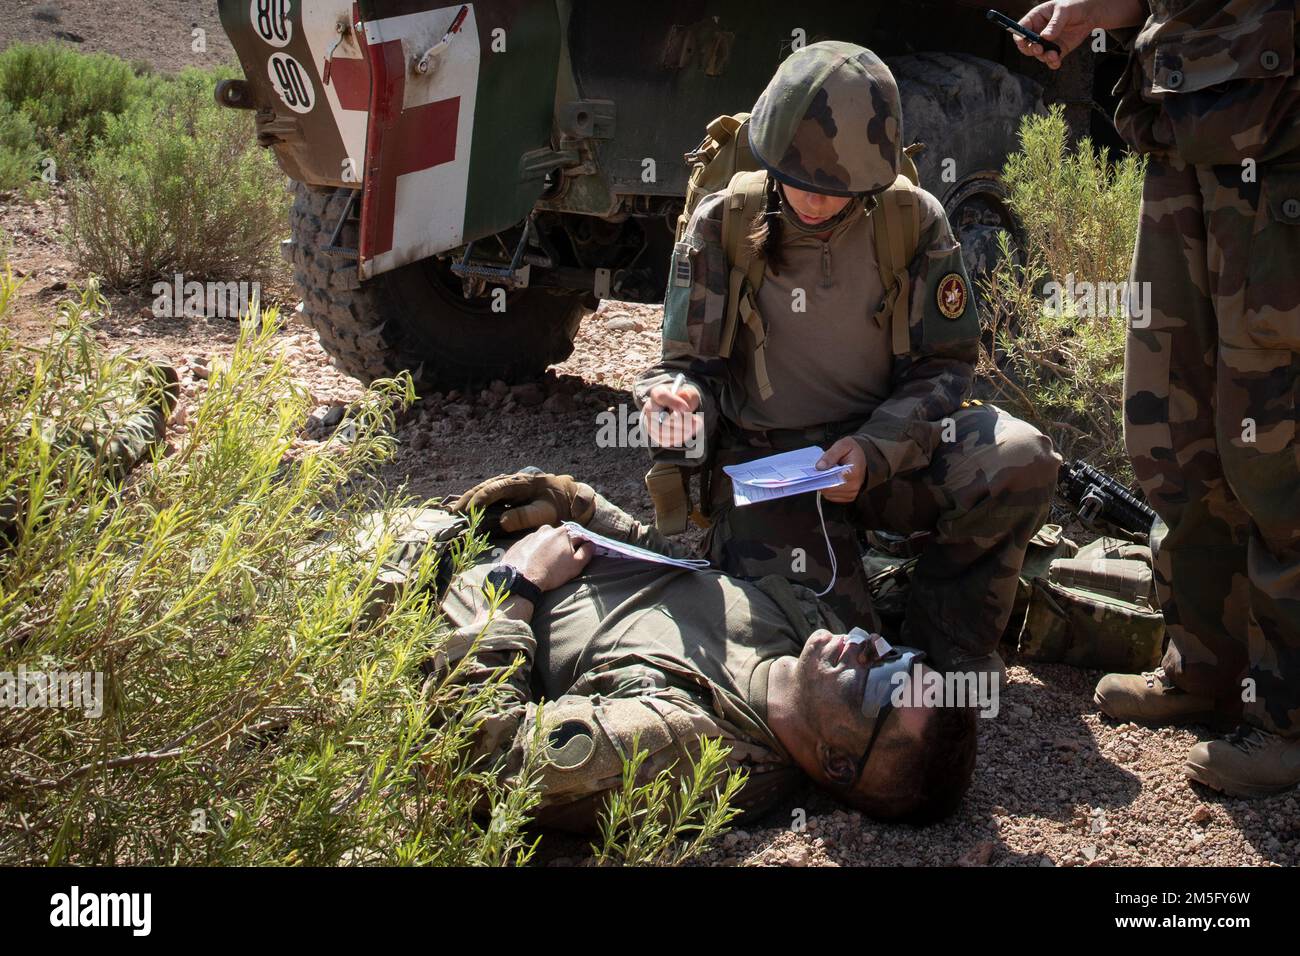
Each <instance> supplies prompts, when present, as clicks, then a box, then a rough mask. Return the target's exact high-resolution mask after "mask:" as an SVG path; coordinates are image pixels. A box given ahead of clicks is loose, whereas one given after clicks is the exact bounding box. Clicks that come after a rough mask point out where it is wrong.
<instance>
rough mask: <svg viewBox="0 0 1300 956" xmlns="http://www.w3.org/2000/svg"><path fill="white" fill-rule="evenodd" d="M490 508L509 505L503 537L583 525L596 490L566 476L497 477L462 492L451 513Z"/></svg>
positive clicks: (503, 518) (590, 512) (502, 524)
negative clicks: (569, 524) (567, 523)
mask: <svg viewBox="0 0 1300 956" xmlns="http://www.w3.org/2000/svg"><path fill="white" fill-rule="evenodd" d="M493 505H506V506H509V507H508V508H507V509H506V510H504V511H503V512H502V513H501V517H500V527H501V530H502V531H503V532H505V533H507V534H514V533H516V532H519V531H529V530H531V529H533V528H540V527H542V526H543V525H558V524H560V523H561V522H564V521H576V522H577V523H578V524H583V525H585V524H586V523H587V522H588V521H590V520H591V516H592V515H594V514H595V513H596V490H595V489H594V488H592V487H591V486H590V485H585V484H583V483H582V482H580V481H574V479H573V477H572V476H570V475H548V474H544V473H536V474H514V475H498V476H497V477H495V478H489V479H488V480H487V481H483V482H479V483H478V484H477V485H475V486H474V487H473V488H471V489H470V490H469V491H467V492H465V493H464V494H463V495H461V496H460V497H459V498H458V499H456V502H455V504H453V505H452V506H451V510H452V511H454V512H457V513H464V512H467V511H469V510H470V509H471V508H481V509H484V510H486V509H488V508H491V506H493Z"/></svg>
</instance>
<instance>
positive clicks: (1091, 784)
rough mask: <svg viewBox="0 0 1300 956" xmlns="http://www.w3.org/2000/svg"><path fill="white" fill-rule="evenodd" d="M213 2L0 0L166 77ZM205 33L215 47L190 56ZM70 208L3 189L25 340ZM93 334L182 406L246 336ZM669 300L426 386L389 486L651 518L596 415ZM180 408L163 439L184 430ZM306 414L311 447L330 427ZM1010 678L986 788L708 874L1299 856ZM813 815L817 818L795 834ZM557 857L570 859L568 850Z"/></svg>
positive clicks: (310, 373) (55, 285)
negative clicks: (565, 348) (531, 367)
mask: <svg viewBox="0 0 1300 956" xmlns="http://www.w3.org/2000/svg"><path fill="white" fill-rule="evenodd" d="M215 8H216V5H215V2H213V0H150V2H149V3H143V2H141V0H62V2H58V3H34V2H24V0H0V23H3V27H0V47H2V46H4V45H6V44H7V43H9V42H13V41H15V40H38V39H46V38H50V37H53V36H54V35H55V34H56V33H57V32H58V31H63V32H69V33H73V34H75V35H76V36H79V37H80V38H81V39H80V41H76V40H71V41H69V40H66V38H65V42H79V44H80V45H81V47H82V48H83V49H102V50H109V51H111V52H115V53H117V54H119V55H122V56H125V57H127V58H129V59H147V60H149V61H150V62H152V63H153V64H154V65H155V66H157V67H158V68H160V69H165V70H176V69H180V68H183V67H185V66H187V65H194V64H200V65H201V64H210V63H213V62H219V61H224V60H227V59H229V58H230V52H229V45H228V44H227V43H226V41H225V38H224V36H223V35H222V34H221V31H220V29H219V26H218V24H217V22H216V17H215ZM194 26H201V27H204V28H205V29H206V30H207V36H206V39H207V44H208V53H207V54H204V55H202V56H201V57H200V56H196V55H195V54H193V53H192V52H191V51H190V31H191V29H192V28H193V27H194ZM61 208H62V207H61V202H60V200H59V198H58V197H57V196H56V197H54V198H53V199H51V200H49V201H47V202H41V203H20V202H17V201H15V200H13V198H12V197H2V196H0V230H3V234H2V235H3V236H4V237H7V239H8V242H9V244H10V259H11V261H12V263H13V266H14V268H15V270H16V271H17V272H18V273H19V274H20V275H22V276H24V277H25V278H26V284H25V285H24V287H23V289H22V291H21V293H20V295H19V297H18V302H17V307H16V309H15V311H14V313H13V314H12V315H11V316H10V318H9V320H8V321H9V323H10V324H11V325H13V326H15V327H17V328H18V330H19V332H20V334H22V335H23V336H24V337H28V338H35V337H38V336H40V335H42V334H43V332H44V330H45V329H46V328H47V327H48V324H49V321H50V318H51V316H52V315H53V309H54V307H55V305H56V304H57V303H58V302H59V301H60V300H62V299H65V298H67V297H68V296H69V295H70V294H71V293H70V291H69V286H70V285H75V284H76V283H77V282H78V281H79V280H80V279H81V278H82V277H80V276H78V275H77V274H76V271H75V269H74V268H73V266H72V265H71V264H70V263H69V262H68V260H67V258H66V255H65V253H64V251H63V249H62V247H61V246H60V244H59V243H58V241H57V238H56V237H57V235H58V231H59V227H60V221H61ZM263 293H264V299H265V300H266V301H268V302H279V303H280V304H282V305H283V306H285V307H286V309H287V310H290V311H291V310H292V308H293V306H294V304H295V299H294V297H293V295H292V291H291V289H289V287H288V286H287V285H286V284H285V281H284V276H283V274H277V275H274V276H268V277H266V278H265V279H264V280H263ZM110 301H111V304H112V307H113V314H112V315H111V316H110V317H109V318H107V319H106V320H105V321H104V322H103V323H102V324H101V327H100V339H101V341H102V342H103V343H104V344H105V346H106V347H108V348H110V349H130V350H132V351H133V352H137V353H143V354H148V355H153V356H155V357H157V358H160V359H164V360H167V361H170V362H172V363H173V364H175V365H177V366H178V368H179V369H180V371H181V376H182V382H183V385H184V390H185V396H186V399H185V402H183V403H182V406H181V407H182V409H184V408H186V407H189V405H190V403H192V402H193V400H194V398H195V396H196V395H197V394H198V392H199V391H200V390H201V389H202V388H203V387H204V382H203V379H204V377H205V372H206V369H207V368H208V367H209V366H210V364H211V362H212V361H213V360H214V358H220V357H222V356H225V355H228V354H229V353H230V350H231V349H232V347H233V345H234V342H235V338H236V330H235V327H234V325H233V323H230V322H228V321H225V320H185V319H180V320H176V319H156V318H154V317H153V316H152V314H151V313H150V311H149V309H148V305H149V301H148V299H145V298H139V297H136V298H132V297H129V296H115V297H112V298H111V300H110ZM659 324H660V310H659V309H658V308H657V307H648V306H639V305H629V304H625V303H617V302H607V303H605V304H604V305H603V306H602V308H601V309H600V311H599V312H597V313H596V314H595V315H593V316H591V317H589V318H588V319H587V320H586V321H585V322H584V325H583V328H582V331H581V332H580V333H579V336H578V340H577V342H576V345H575V348H574V353H573V355H572V356H571V357H570V359H569V360H568V361H567V362H565V363H563V364H562V365H558V366H556V367H555V368H554V369H552V370H551V371H550V372H548V373H547V375H546V376H545V377H544V378H543V379H542V380H540V381H538V382H533V383H527V384H523V385H515V386H513V387H508V386H506V385H505V384H504V383H496V384H495V385H494V386H493V387H492V388H489V389H485V390H482V391H480V392H476V393H474V394H468V395H462V394H458V393H456V392H451V393H448V394H446V395H430V396H427V397H425V398H424V400H423V401H421V402H420V403H419V404H418V405H417V406H416V407H415V408H414V409H413V410H412V412H411V413H410V414H409V415H407V416H406V417H405V418H404V420H403V422H402V423H401V424H400V425H399V429H398V438H399V440H400V451H399V453H398V455H397V457H396V458H395V459H394V460H393V461H392V462H390V463H389V464H388V465H387V466H386V467H385V469H384V471H383V473H382V478H383V479H384V480H385V481H386V482H387V483H388V484H389V486H390V487H398V486H401V485H405V486H406V487H407V489H408V491H409V492H410V493H412V494H414V495H417V496H420V497H435V496H441V495H446V494H455V493H459V492H460V491H462V490H464V489H465V488H466V487H468V486H469V485H471V484H473V483H474V482H476V481H479V480H481V479H482V478H485V477H488V476H491V475H493V474H496V473H499V472H502V471H508V470H513V469H515V468H518V467H521V466H523V465H528V464H532V465H537V466H538V467H540V468H543V469H545V470H547V471H554V472H567V473H571V474H573V475H575V476H577V477H580V478H582V479H583V480H585V481H588V482H590V483H591V484H593V485H594V486H595V487H596V488H597V489H598V490H599V491H601V492H602V493H603V494H605V495H606V496H607V497H609V498H610V499H611V500H613V501H616V502H618V503H619V504H621V505H622V506H623V507H625V508H627V509H628V510H629V511H631V512H632V513H634V514H636V515H638V516H639V517H641V518H642V519H649V518H650V517H651V514H652V510H651V507H650V502H649V498H648V496H647V495H646V493H645V489H644V486H643V484H642V482H641V477H642V474H643V473H644V471H645V467H646V461H645V456H644V452H642V451H641V450H639V449H603V448H597V446H596V438H595V436H596V433H597V429H598V426H599V421H598V417H597V416H599V415H601V414H602V413H606V412H613V413H614V414H616V415H617V414H618V407H619V405H620V404H626V403H629V402H630V399H629V397H628V386H629V385H630V384H631V382H632V379H633V378H634V377H635V375H636V374H637V372H638V371H640V370H641V369H642V368H644V367H645V366H646V365H647V364H649V363H650V362H651V361H652V360H653V358H654V357H655V356H656V354H657V352H658V345H659V343H658V330H659ZM279 334H280V339H281V342H282V347H283V348H284V350H285V352H286V355H287V357H288V360H289V361H290V363H291V364H292V366H293V368H294V370H295V374H296V376H297V378H298V379H299V380H300V381H301V382H302V383H303V384H304V385H305V386H306V387H307V388H309V389H310V391H311V393H312V395H313V396H314V398H315V402H316V408H315V410H314V412H313V414H312V418H313V419H317V420H323V419H324V418H325V417H326V416H327V415H328V414H329V413H330V410H331V409H333V408H339V407H341V406H343V405H345V404H347V403H348V402H349V401H351V400H353V399H355V398H356V396H357V395H358V394H359V387H358V385H357V383H356V382H354V381H353V380H351V379H349V378H347V377H346V376H343V375H341V374H339V373H338V372H337V371H336V370H335V369H334V368H333V367H332V366H331V365H330V363H329V359H328V357H327V356H326V355H325V354H324V352H322V350H321V348H320V346H319V343H318V341H317V338H316V336H315V334H314V333H313V332H311V331H310V330H309V329H306V328H304V327H302V326H301V325H298V324H296V323H289V324H287V325H286V327H285V328H284V329H283V331H282V332H280V333H279ZM184 417H185V413H184V411H181V412H180V413H179V414H178V417H177V419H176V420H175V422H174V423H173V425H172V429H173V432H172V434H171V435H169V438H170V439H171V440H172V441H173V442H176V441H179V440H181V439H182V438H183V435H184V430H185V426H184ZM309 426H312V423H311V422H304V430H303V435H302V439H301V440H302V441H303V442H304V443H308V442H311V441H314V440H316V438H315V437H313V436H319V435H320V434H321V433H320V432H319V431H318V430H317V429H316V428H315V427H309ZM1008 663H1009V665H1010V667H1009V680H1010V683H1009V686H1008V688H1007V690H1005V691H1004V692H1003V694H1002V697H1001V701H1000V703H1001V712H1000V714H999V716H998V717H996V718H994V719H989V720H982V721H981V722H980V724H981V726H980V750H979V762H978V765H977V770H976V776H975V783H974V786H973V787H972V790H971V793H970V795H969V796H968V798H967V799H966V801H965V802H964V803H963V805H962V808H961V810H960V812H959V813H958V814H957V815H956V816H955V817H954V818H953V819H951V820H949V821H948V822H946V823H944V824H942V825H936V826H931V827H927V828H924V829H917V828H913V827H907V826H889V825H882V824H877V823H873V822H871V821H869V820H866V819H865V818H863V817H862V816H860V815H859V814H857V813H856V812H851V811H845V810H842V809H839V808H838V807H837V805H836V804H835V803H834V801H832V800H831V799H829V798H828V797H826V796H824V795H822V794H820V793H819V792H817V791H815V790H813V789H812V788H811V787H809V788H808V790H807V791H806V792H805V793H802V794H799V795H798V796H797V797H796V798H795V799H793V800H791V801H790V802H789V803H788V804H787V805H785V806H783V807H780V808H777V809H776V810H774V811H772V813H770V814H768V815H767V816H766V817H765V818H762V819H758V820H747V821H745V822H744V824H743V827H744V828H743V829H738V830H735V831H733V832H731V833H730V834H728V835H727V836H726V837H724V838H723V840H722V841H721V843H720V845H719V846H717V847H716V848H715V849H714V850H713V851H711V852H710V853H709V854H708V855H707V856H706V857H705V859H704V860H703V862H704V863H705V864H711V865H720V864H721V865H734V864H746V865H789V866H810V865H831V866H834V865H860V864H886V865H935V864H937V865H954V864H956V865H963V866H1005V865H1018V866H1100V865H1137V864H1146V865H1165V866H1185V865H1193V866H1197V865H1218V866H1225V865H1226V866H1236V865H1260V864H1281V865H1296V864H1300V806H1298V805H1297V800H1298V799H1300V794H1298V793H1297V792H1296V791H1292V792H1291V793H1289V794H1282V795H1280V796H1277V797H1273V798H1270V799H1267V800H1261V801H1255V802H1246V801H1237V800H1230V799H1224V798H1221V797H1218V796H1215V795H1213V794H1211V793H1210V792H1209V791H1205V790H1202V789H1199V788H1194V787H1193V786H1192V785H1191V784H1189V783H1188V782H1187V781H1186V779H1185V778H1184V777H1183V776H1182V772H1181V763H1182V759H1183V756H1184V754H1185V753H1186V751H1187V749H1188V748H1189V747H1191V746H1192V745H1193V744H1194V743H1195V742H1196V741H1197V740H1200V739H1207V737H1208V731H1203V730H1201V729H1199V728H1192V729H1180V730H1174V729H1164V730H1149V729H1146V728H1142V727H1137V726H1135V725H1132V724H1125V725H1116V724H1114V723H1113V722H1111V721H1109V720H1106V719H1103V718H1102V717H1101V716H1100V715H1098V714H1097V712H1096V710H1095V709H1094V708H1093V706H1092V703H1091V698H1092V688H1093V686H1094V684H1095V683H1096V681H1097V678H1098V677H1099V676H1100V675H1099V674H1098V673H1096V672H1086V671H1079V670H1075V669H1072V668H1069V667H1066V666H1063V665H1042V664H1035V663H1027V664H1024V665H1022V664H1020V663H1019V662H1018V661H1017V660H1016V659H1015V656H1014V655H1011V656H1010V658H1009V661H1008ZM804 820H806V825H804V826H799V823H800V822H801V821H804ZM548 843H549V846H548V850H547V852H546V854H545V859H546V860H548V861H549V862H550V863H551V864H565V863H570V862H577V861H578V860H579V859H580V855H581V852H582V847H583V844H582V843H581V842H579V841H572V840H564V839H556V840H549V841H548ZM557 854H568V855H566V856H561V855H557Z"/></svg>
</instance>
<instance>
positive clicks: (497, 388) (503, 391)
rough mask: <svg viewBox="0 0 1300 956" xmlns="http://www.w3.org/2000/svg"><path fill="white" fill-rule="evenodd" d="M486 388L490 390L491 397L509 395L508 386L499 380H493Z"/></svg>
mask: <svg viewBox="0 0 1300 956" xmlns="http://www.w3.org/2000/svg"><path fill="white" fill-rule="evenodd" d="M488 388H489V389H491V390H492V394H493V395H501V396H505V395H509V394H510V386H509V385H507V384H506V383H505V382H503V381H501V379H499V378H494V379H493V380H492V384H491V385H489V386H488Z"/></svg>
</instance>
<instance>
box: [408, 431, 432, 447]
mask: <svg viewBox="0 0 1300 956" xmlns="http://www.w3.org/2000/svg"><path fill="white" fill-rule="evenodd" d="M428 447H429V433H428V432H416V433H415V434H414V435H412V436H411V450H412V451H419V450H420V449H421V448H428Z"/></svg>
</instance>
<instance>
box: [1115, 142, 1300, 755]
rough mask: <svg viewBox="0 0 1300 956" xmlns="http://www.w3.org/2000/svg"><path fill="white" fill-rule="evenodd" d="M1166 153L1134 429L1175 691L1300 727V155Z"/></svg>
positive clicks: (1150, 257)
mask: <svg viewBox="0 0 1300 956" xmlns="http://www.w3.org/2000/svg"><path fill="white" fill-rule="evenodd" d="M1242 180H1243V176H1242V167H1240V166H1193V165H1189V164H1186V163H1183V162H1182V161H1180V160H1177V159H1175V158H1168V159H1164V158H1158V157H1153V158H1152V160H1151V163H1150V166H1149V168H1148V171H1147V177H1146V183H1145V186H1144V192H1143V198H1142V220H1141V225H1140V228H1139V233H1138V241H1137V249H1136V251H1135V253H1134V259H1133V280H1134V281H1135V282H1149V283H1150V284H1151V285H1150V292H1149V294H1150V300H1149V301H1150V305H1151V311H1150V324H1149V325H1148V326H1147V327H1145V328H1136V327H1132V326H1131V327H1130V330H1129V333H1128V345H1127V351H1126V358H1125V366H1124V393H1125V396H1126V398H1125V403H1124V439H1125V444H1126V445H1127V448H1128V453H1129V455H1130V456H1131V457H1132V459H1133V469H1134V472H1135V473H1136V475H1137V478H1138V481H1139V482H1140V483H1141V485H1142V489H1143V491H1145V492H1146V495H1147V498H1148V499H1149V501H1150V502H1151V505H1152V507H1153V508H1155V510H1156V512H1157V513H1158V514H1159V515H1160V517H1161V519H1162V521H1163V525H1164V527H1161V525H1160V523H1157V528H1156V533H1155V534H1153V536H1152V545H1153V551H1154V552H1155V570H1156V589H1157V593H1158V596H1159V598H1160V602H1161V606H1162V609H1163V611H1164V616H1165V622H1166V630H1167V633H1168V635H1169V644H1168V647H1167V649H1166V653H1165V658H1164V667H1165V669H1166V671H1167V673H1168V675H1169V677H1170V679H1171V680H1172V681H1173V682H1174V683H1175V684H1176V685H1177V686H1179V687H1181V688H1183V689H1185V690H1187V691H1190V692H1193V693H1198V694H1205V695H1211V696H1214V697H1216V698H1218V699H1219V700H1220V702H1221V705H1222V706H1223V707H1224V709H1225V710H1229V711H1231V710H1235V709H1236V708H1237V707H1240V706H1241V701H1243V700H1244V701H1245V719H1246V721H1247V722H1249V723H1252V724H1256V725H1258V726H1260V727H1263V728H1264V729H1267V730H1272V731H1274V732H1278V733H1282V734H1286V735H1288V736H1292V735H1300V444H1298V443H1297V441H1296V407H1297V397H1298V396H1300V280H1297V276H1296V269H1297V264H1300V164H1293V165H1292V166H1291V168H1290V169H1286V168H1285V167H1275V166H1264V165H1261V166H1260V167H1259V169H1258V174H1257V180H1258V181H1256V182H1243V181H1242Z"/></svg>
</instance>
